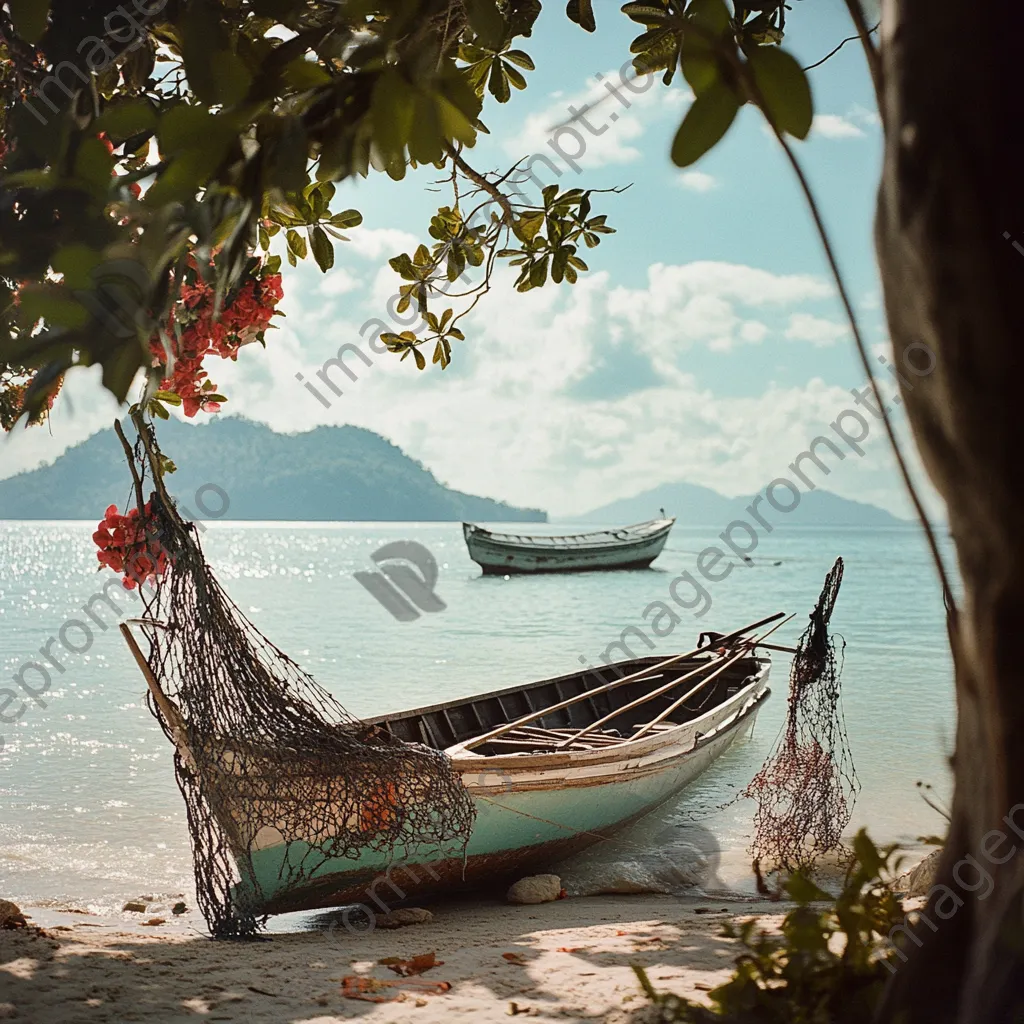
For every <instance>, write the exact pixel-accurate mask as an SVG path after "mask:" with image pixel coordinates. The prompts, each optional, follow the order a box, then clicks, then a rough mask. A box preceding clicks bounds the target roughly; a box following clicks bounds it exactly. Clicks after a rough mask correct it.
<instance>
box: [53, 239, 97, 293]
mask: <svg viewBox="0 0 1024 1024" xmlns="http://www.w3.org/2000/svg"><path fill="white" fill-rule="evenodd" d="M101 259H102V257H101V255H100V253H99V252H98V251H97V250H95V249H90V248H89V246H87V245H82V244H76V245H66V246H64V247H63V248H61V249H58V250H57V252H55V253H54V254H53V259H52V260H51V261H50V265H51V266H52V267H53V269H54V270H55V271H56V272H57V273H58V274H63V275H64V283H65V284H66V285H67V286H68V287H69V288H76V289H77V288H89V289H91V288H92V286H93V279H92V274H91V271H92V270H93V269H94V268H95V267H97V266H99V264H100V261H101Z"/></svg>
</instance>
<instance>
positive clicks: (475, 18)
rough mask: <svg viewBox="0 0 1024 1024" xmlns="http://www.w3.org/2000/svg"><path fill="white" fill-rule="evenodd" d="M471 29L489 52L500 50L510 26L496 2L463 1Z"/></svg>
mask: <svg viewBox="0 0 1024 1024" xmlns="http://www.w3.org/2000/svg"><path fill="white" fill-rule="evenodd" d="M463 2H464V4H465V8H466V17H467V18H468V19H469V27H470V28H471V29H472V30H473V31H474V32H475V33H476V34H477V37H478V38H479V39H480V42H482V43H483V44H484V46H486V47H487V48H488V49H489V50H499V49H501V46H502V44H503V43H504V42H505V35H506V33H507V31H508V26H507V25H506V24H505V19H504V18H503V17H502V16H501V11H499V10H498V5H497V4H496V3H495V2H494V0H463Z"/></svg>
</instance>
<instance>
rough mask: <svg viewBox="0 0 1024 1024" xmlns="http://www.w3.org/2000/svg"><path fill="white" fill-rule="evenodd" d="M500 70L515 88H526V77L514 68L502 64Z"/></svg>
mask: <svg viewBox="0 0 1024 1024" xmlns="http://www.w3.org/2000/svg"><path fill="white" fill-rule="evenodd" d="M502 70H503V71H504V72H505V77H506V78H507V79H508V81H509V82H511V83H512V85H513V86H514V87H515V88H516V89H525V88H526V79H525V78H523V76H522V75H521V74H520V73H519V72H518V71H516V69H515V68H513V67H510V66H509V65H508V64H503V65H502Z"/></svg>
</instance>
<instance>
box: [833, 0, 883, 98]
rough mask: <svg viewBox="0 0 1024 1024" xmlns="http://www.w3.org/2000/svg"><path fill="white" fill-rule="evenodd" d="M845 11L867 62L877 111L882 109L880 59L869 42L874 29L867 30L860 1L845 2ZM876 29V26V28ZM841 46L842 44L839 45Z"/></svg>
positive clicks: (849, 0)
mask: <svg viewBox="0 0 1024 1024" xmlns="http://www.w3.org/2000/svg"><path fill="white" fill-rule="evenodd" d="M846 9H847V10H848V11H849V12H850V18H851V19H852V20H853V24H854V27H855V28H856V29H857V36H858V38H859V39H860V43H861V46H863V47H864V56H865V58H866V59H867V62H868V71H870V72H871V83H872V85H874V87H875V99H876V101H877V102H878V109H879V110H881V109H882V58H881V57H880V56H879V54H878V50H876V49H875V44H874V43H873V42H872V41H871V33H872V32H873V31H874V29H869V28H868V23H867V21H866V20H865V18H864V8H863V7H861V5H860V0H846ZM876 28H877V26H876ZM840 45H842V44H840Z"/></svg>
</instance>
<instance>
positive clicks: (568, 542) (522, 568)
mask: <svg viewBox="0 0 1024 1024" xmlns="http://www.w3.org/2000/svg"><path fill="white" fill-rule="evenodd" d="M674 522H675V519H674V518H673V519H667V518H662V519H652V520H650V521H649V522H646V523H637V524H635V525H634V526H621V527H618V528H615V529H610V530H595V531H593V532H590V533H573V534H565V535H562V536H557V537H551V536H543V535H537V534H516V533H494V532H493V531H491V530H485V529H484V528H483V527H482V526H475V525H474V524H473V523H463V524H462V532H463V534H464V535H465V537H466V546H467V547H468V548H469V557H470V558H472V559H473V561H474V562H476V563H477V564H478V565H479V566H480V568H481V569H483V571H484V573H485V575H487V574H494V575H499V574H500V575H504V574H507V573H524V572H581V571H585V570H587V569H646V568H647V567H648V566H649V565H650V564H651V562H653V561H654V560H655V559H656V558H657V557H658V555H660V554H661V550H662V548H664V546H665V541H666V540H668V534H669V530H671V529H672V524H673V523H674Z"/></svg>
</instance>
